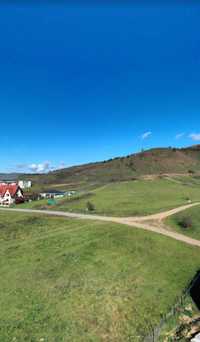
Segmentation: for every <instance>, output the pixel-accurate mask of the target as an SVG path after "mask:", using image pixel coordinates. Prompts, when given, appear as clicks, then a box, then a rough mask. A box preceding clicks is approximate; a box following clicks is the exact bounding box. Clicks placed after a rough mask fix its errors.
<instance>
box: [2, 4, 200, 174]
mask: <svg viewBox="0 0 200 342" xmlns="http://www.w3.org/2000/svg"><path fill="white" fill-rule="evenodd" d="M102 3H103V4H101V5H100V3H98V2H95V4H93V5H92V4H91V3H89V2H88V3H87V4H86V3H85V4H84V1H82V2H79V3H78V2H77V3H76V5H75V2H73V4H72V3H69V2H63V3H62V2H60V3H59V5H56V4H55V3H54V4H53V3H52V5H47V3H46V5H45V3H43V4H41V5H39V6H36V5H29V6H26V5H25V3H24V4H23V2H22V3H21V4H20V3H19V4H18V5H14V4H10V5H7V6H6V5H5V4H4V5H3V4H1V5H0V32H1V33H0V44H1V45H0V118H1V121H0V124H1V145H0V153H1V158H0V171H4V172H5V171H6V172H8V171H22V170H27V171H28V170H33V171H38V170H39V171H43V170H47V169H51V168H53V167H63V166H64V165H65V166H69V165H73V164H79V163H84V162H89V161H96V160H104V159H107V158H111V157H115V156H120V155H126V154H130V153H132V152H136V151H139V150H140V149H141V148H142V147H144V148H150V147H154V146H172V145H175V146H186V145H191V144H196V143H200V34H199V33H200V11H199V10H200V6H199V5H197V4H195V2H191V4H190V5H189V4H188V3H189V1H188V2H183V1H180V2H179V3H178V2H175V3H176V4H172V3H171V2H168V5H167V2H166V3H165V4H164V5H159V3H158V2H156V1H154V2H152V3H151V2H149V3H148V4H147V2H144V3H143V6H141V5H139V2H123V3H122V2H120V1H113V2H111V1H110V2H109V5H107V6H106V5H104V2H102ZM169 3H171V4H169ZM177 135H178V137H177Z"/></svg>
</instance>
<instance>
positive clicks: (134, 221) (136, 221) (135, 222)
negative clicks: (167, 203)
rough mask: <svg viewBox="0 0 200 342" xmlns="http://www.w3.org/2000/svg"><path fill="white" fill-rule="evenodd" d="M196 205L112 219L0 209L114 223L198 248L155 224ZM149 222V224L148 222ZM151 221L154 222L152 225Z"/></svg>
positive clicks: (86, 215)
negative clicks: (140, 215) (146, 214)
mask: <svg viewBox="0 0 200 342" xmlns="http://www.w3.org/2000/svg"><path fill="white" fill-rule="evenodd" d="M196 205H200V203H199V202H198V203H192V204H187V205H184V206H181V207H178V208H175V209H172V210H168V211H165V212H161V213H158V214H153V215H148V216H142V217H112V216H101V215H90V214H80V213H71V212H63V211H55V210H36V209H16V208H3V207H2V208H0V210H3V211H12V212H21V213H31V214H43V215H51V216H62V217H68V218H76V219H84V220H100V221H106V222H115V223H121V224H125V225H128V226H131V227H134V228H139V229H144V230H148V231H151V232H154V233H157V234H161V235H165V236H168V237H171V238H172V239H175V240H178V241H182V242H184V243H187V244H189V245H192V246H197V247H200V240H196V239H192V238H190V237H188V236H185V235H183V234H179V233H176V232H173V231H169V230H167V229H164V228H161V227H159V226H158V225H157V224H158V223H161V222H162V221H163V220H164V219H165V218H167V217H169V216H171V215H174V214H176V213H179V212H181V211H184V210H186V209H189V208H191V207H194V206H196ZM149 221H150V222H149ZM151 221H155V222H156V224H155V225H154V224H153V223H151Z"/></svg>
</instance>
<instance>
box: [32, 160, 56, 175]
mask: <svg viewBox="0 0 200 342" xmlns="http://www.w3.org/2000/svg"><path fill="white" fill-rule="evenodd" d="M27 167H28V169H29V170H31V171H32V172H47V171H49V170H50V168H51V163H50V162H48V161H46V162H44V163H40V164H35V163H33V164H30V165H28V166H27Z"/></svg>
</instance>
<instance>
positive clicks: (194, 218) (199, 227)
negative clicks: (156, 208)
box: [166, 206, 200, 240]
mask: <svg viewBox="0 0 200 342" xmlns="http://www.w3.org/2000/svg"><path fill="white" fill-rule="evenodd" d="M185 217H189V218H191V223H192V226H191V227H190V228H182V227H181V226H180V224H179V222H180V220H181V219H182V218H185ZM166 224H167V225H168V226H169V227H171V228H173V230H175V231H177V232H179V233H182V234H185V235H188V236H190V237H192V238H194V239H199V240H200V206H197V207H194V208H190V209H187V210H185V211H184V212H183V213H179V214H176V215H173V216H171V217H169V218H168V219H167V220H166Z"/></svg>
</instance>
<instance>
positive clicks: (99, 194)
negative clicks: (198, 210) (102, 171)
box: [22, 177, 200, 216]
mask: <svg viewBox="0 0 200 342" xmlns="http://www.w3.org/2000/svg"><path fill="white" fill-rule="evenodd" d="M196 182H197V183H195V182H194V180H193V179H192V177H191V178H190V177H188V178H187V177H184V178H183V179H182V180H181V179H180V180H179V179H178V180H176V179H165V178H163V179H153V180H135V181H128V182H116V183H110V184H108V185H106V186H103V187H100V188H97V189H96V190H94V191H91V192H89V193H81V194H78V195H76V196H75V197H74V198H72V199H67V198H65V199H62V200H58V201H57V204H56V205H54V206H48V204H47V200H42V201H37V202H32V203H26V204H24V205H22V207H30V208H36V209H40V208H43V209H51V207H52V209H58V210H64V211H74V212H86V211H87V202H88V201H90V202H91V203H92V204H93V205H94V208H95V210H94V211H93V212H94V213H98V214H102V215H115V216H131V215H148V214H152V213H156V212H159V211H163V210H168V209H171V208H174V207H178V206H180V205H183V204H187V203H188V200H191V201H193V202H194V201H199V200H200V182H199V180H197V181H196Z"/></svg>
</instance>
